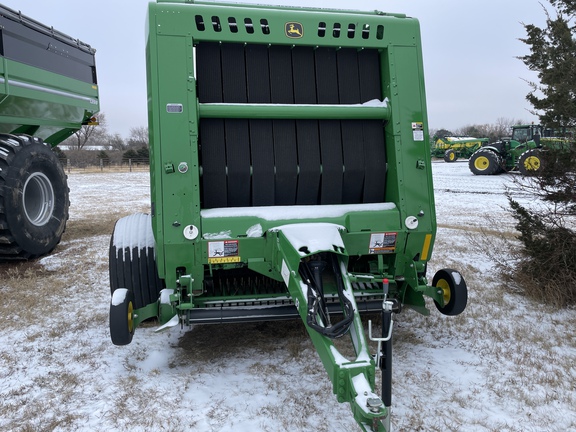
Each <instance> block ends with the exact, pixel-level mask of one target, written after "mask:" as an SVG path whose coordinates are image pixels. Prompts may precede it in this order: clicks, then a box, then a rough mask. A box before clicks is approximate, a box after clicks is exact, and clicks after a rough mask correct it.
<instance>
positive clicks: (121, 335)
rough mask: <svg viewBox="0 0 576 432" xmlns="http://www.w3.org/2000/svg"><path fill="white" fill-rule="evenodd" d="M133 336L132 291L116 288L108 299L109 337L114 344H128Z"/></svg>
mask: <svg viewBox="0 0 576 432" xmlns="http://www.w3.org/2000/svg"><path fill="white" fill-rule="evenodd" d="M133 336H134V293H133V292H132V291H130V290H128V289H126V288H118V289H117V290H115V291H114V293H113V294H112V300H111V301H110V338H111V339H112V343H113V344H114V345H128V344H129V343H130V342H132V337H133Z"/></svg>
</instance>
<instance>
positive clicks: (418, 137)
mask: <svg viewBox="0 0 576 432" xmlns="http://www.w3.org/2000/svg"><path fill="white" fill-rule="evenodd" d="M412 136H413V137H414V141H424V123H422V122H412Z"/></svg>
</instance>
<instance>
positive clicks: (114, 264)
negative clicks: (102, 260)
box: [109, 213, 164, 309]
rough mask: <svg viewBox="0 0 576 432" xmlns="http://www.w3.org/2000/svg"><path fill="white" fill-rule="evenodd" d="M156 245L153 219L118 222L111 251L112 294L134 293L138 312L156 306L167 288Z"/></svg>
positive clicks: (132, 217) (138, 217)
mask: <svg viewBox="0 0 576 432" xmlns="http://www.w3.org/2000/svg"><path fill="white" fill-rule="evenodd" d="M128 228H129V229H128ZM153 244H154V240H153V234H152V222H151V217H150V215H147V214H144V213H136V214H133V215H130V216H126V217H124V218H122V219H119V220H118V221H117V222H116V226H115V227H114V232H113V234H112V237H111V239H110V250H109V275H110V293H111V294H112V293H114V290H116V289H117V288H127V289H128V290H130V291H132V292H133V293H134V307H135V308H136V309H138V308H141V307H144V306H146V305H149V304H151V303H155V302H156V301H157V300H158V296H159V295H160V291H161V290H162V289H163V288H164V284H163V281H162V280H161V279H160V278H159V276H158V269H157V267H156V254H155V248H154V246H153Z"/></svg>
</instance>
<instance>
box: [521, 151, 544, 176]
mask: <svg viewBox="0 0 576 432" xmlns="http://www.w3.org/2000/svg"><path fill="white" fill-rule="evenodd" d="M541 168H542V153H541V152H540V150H539V149H530V150H527V151H525V152H524V153H522V154H521V155H520V157H519V158H518V170H519V171H520V173H521V174H522V175H525V176H530V175H535V174H538V172H539V171H540V170H541Z"/></svg>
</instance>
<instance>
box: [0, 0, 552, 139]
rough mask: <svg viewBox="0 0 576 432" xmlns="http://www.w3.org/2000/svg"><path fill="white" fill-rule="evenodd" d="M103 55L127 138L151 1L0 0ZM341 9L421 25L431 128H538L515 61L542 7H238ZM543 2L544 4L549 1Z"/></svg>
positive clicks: (453, 2)
mask: <svg viewBox="0 0 576 432" xmlns="http://www.w3.org/2000/svg"><path fill="white" fill-rule="evenodd" d="M0 2H1V3H2V4H4V5H5V6H8V7H10V8H12V9H16V10H20V11H21V12H22V13H23V14H25V15H28V16H30V17H31V18H34V19H36V20H37V21H40V22H42V23H43V24H46V25H49V26H53V27H54V28H55V29H57V30H59V31H61V32H63V33H66V34H68V35H70V36H72V37H74V38H77V39H80V40H81V41H83V42H86V43H88V44H90V45H91V46H93V47H94V48H96V49H97V53H96V65H97V71H98V82H99V87H100V101H101V110H102V111H103V112H105V113H106V118H107V121H108V131H109V132H110V133H119V134H121V135H122V136H123V137H125V138H126V137H128V135H129V131H130V128H132V127H138V126H146V125H147V107H146V68H145V58H144V47H145V34H144V27H145V19H146V9H147V4H148V0H97V1H93V2H90V1H78V0H49V1H38V0H0ZM237 2H238V3H240V2H242V3H261V4H262V3H272V4H284V5H304V6H319V7H325V8H338V9H360V10H374V9H378V10H381V11H384V12H397V13H405V14H406V15H408V16H412V17H416V18H418V19H419V21H420V25H421V30H422V46H423V53H424V73H425V80H426V93H427V103H428V120H429V125H430V128H431V129H440V128H446V129H458V128H460V127H463V126H466V125H470V124H482V123H495V122H496V120H497V119H498V118H514V119H519V120H524V121H527V122H530V121H534V120H537V119H536V118H535V117H533V116H532V115H531V114H530V113H529V112H528V110H529V109H530V105H529V104H528V103H527V102H526V99H525V97H526V94H527V93H528V92H529V90H530V88H529V86H528V85H527V84H526V82H525V81H524V79H534V78H535V75H534V73H532V72H530V71H528V70H527V68H526V67H525V65H524V64H523V63H522V62H521V61H520V60H518V59H516V56H521V55H524V54H527V53H528V47H527V46H526V45H525V44H524V43H522V42H520V41H519V40H518V39H519V38H521V37H524V36H525V31H524V28H523V27H522V25H521V23H532V24H537V25H540V26H541V25H543V24H544V20H545V17H544V14H543V11H542V6H541V5H540V3H539V0H484V1H481V2H480V1H465V0H438V1H431V0H378V1H377V0H356V1H345V0H276V1H274V0H252V1H247V0H237ZM544 3H545V2H544Z"/></svg>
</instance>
